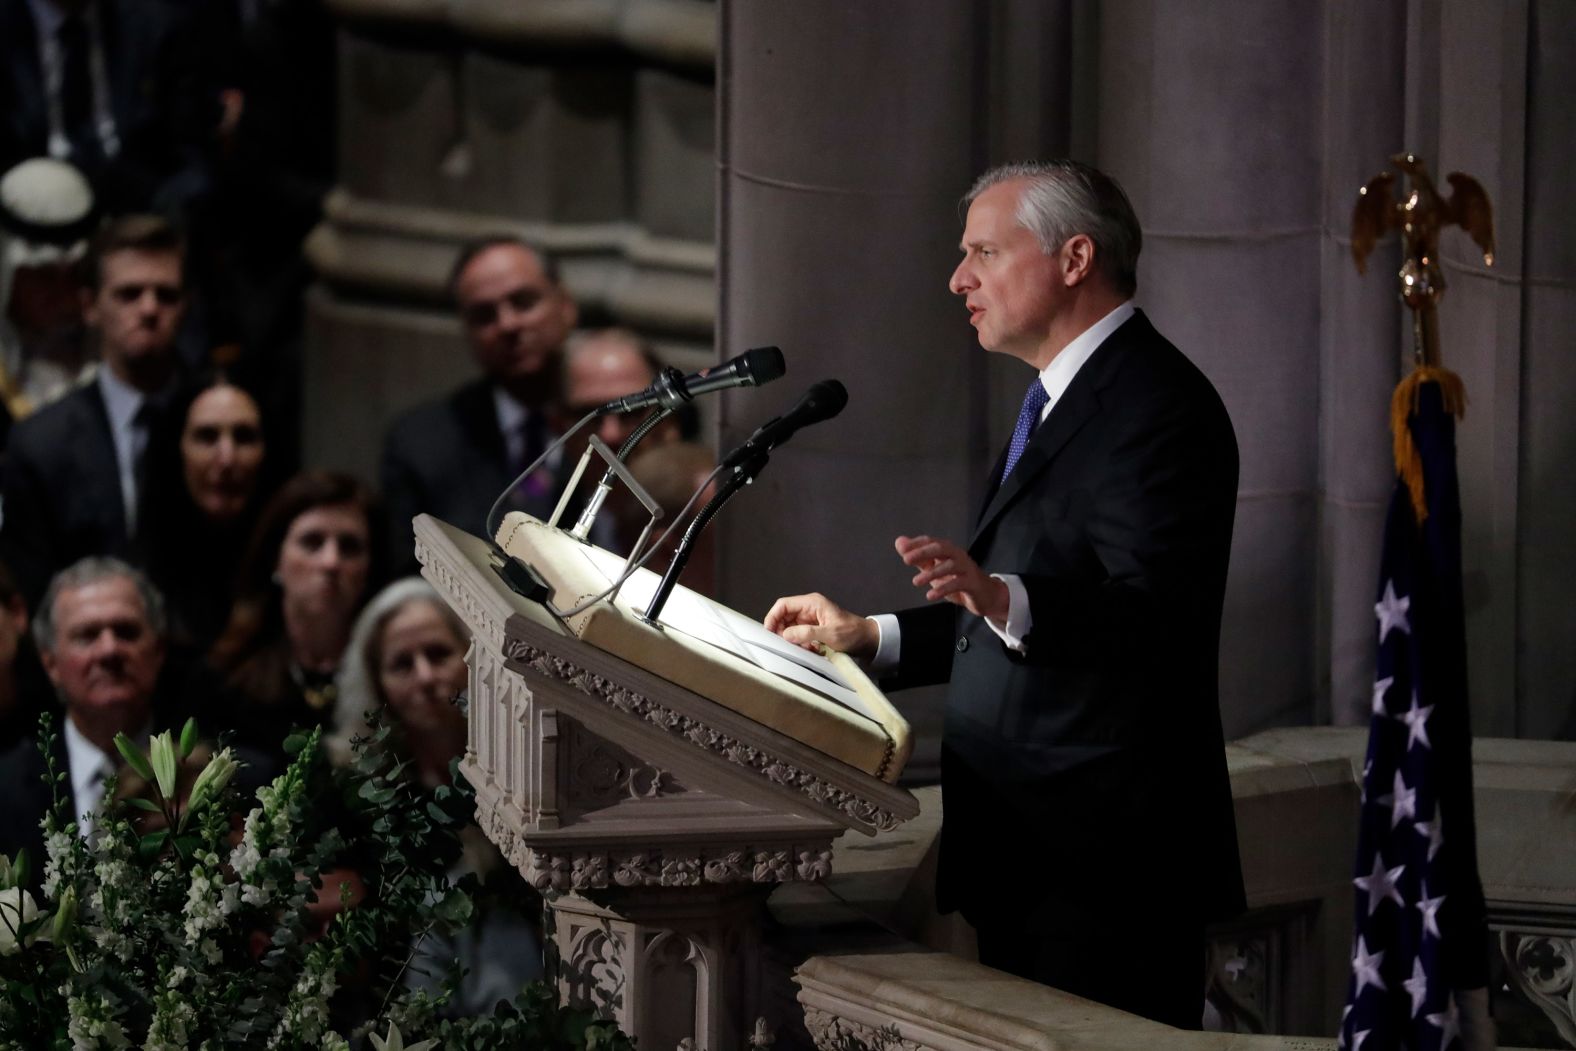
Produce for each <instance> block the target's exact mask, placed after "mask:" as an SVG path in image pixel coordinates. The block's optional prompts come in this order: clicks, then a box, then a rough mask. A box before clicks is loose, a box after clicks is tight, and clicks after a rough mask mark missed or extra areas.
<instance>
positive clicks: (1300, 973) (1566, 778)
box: [773, 728, 1576, 1051]
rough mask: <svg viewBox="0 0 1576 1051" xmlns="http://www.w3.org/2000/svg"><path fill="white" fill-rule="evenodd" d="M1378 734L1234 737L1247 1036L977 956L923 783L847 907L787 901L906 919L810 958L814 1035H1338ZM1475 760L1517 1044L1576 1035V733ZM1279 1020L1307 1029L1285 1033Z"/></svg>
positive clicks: (809, 911) (914, 1038)
mask: <svg viewBox="0 0 1576 1051" xmlns="http://www.w3.org/2000/svg"><path fill="white" fill-rule="evenodd" d="M1365 742H1366V737H1365V734H1364V733H1363V732H1362V731H1360V730H1347V729H1334V728H1308V729H1293V730H1277V731H1272V732H1269V733H1264V734H1259V735H1257V736H1255V737H1252V738H1248V739H1246V740H1243V741H1239V742H1236V743H1235V744H1233V745H1231V746H1229V748H1228V757H1229V762H1230V767H1231V776H1232V788H1233V794H1234V796H1235V798H1236V805H1237V806H1236V809H1237V823H1238V831H1239V835H1240V839H1241V846H1242V861H1243V875H1244V879H1245V882H1246V884H1247V890H1248V901H1249V911H1248V913H1247V914H1246V915H1245V916H1243V917H1242V918H1241V919H1239V920H1238V921H1236V922H1234V923H1233V924H1231V925H1230V926H1228V927H1221V928H1218V929H1216V930H1214V931H1212V932H1211V935H1212V954H1211V959H1212V964H1213V968H1214V973H1213V976H1212V979H1211V985H1210V989H1209V1001H1208V1003H1209V1006H1208V1008H1207V1012H1206V1014H1207V1017H1208V1019H1209V1022H1210V1024H1211V1025H1213V1026H1214V1027H1217V1028H1218V1029H1224V1030H1234V1031H1233V1032H1206V1033H1198V1034H1184V1033H1179V1032H1177V1031H1175V1030H1170V1029H1166V1028H1165V1027H1157V1026H1155V1025H1153V1024H1152V1023H1148V1022H1145V1021H1143V1020H1141V1019H1136V1018H1133V1017H1132V1016H1129V1015H1125V1014H1123V1013H1122V1012H1119V1011H1113V1010H1111V1009H1109V1008H1105V1007H1101V1006H1099V1005H1097V1004H1091V1003H1088V1002H1087V1001H1083V1000H1079V999H1077V998H1076V997H1071V996H1068V995H1067V994H1063V993H1060V992H1057V991H1056V990H1052V989H1047V988H1044V987H1042V986H1037V985H1034V984H1033V983H1029V982H1023V981H1020V980H1018V979H1014V978H1010V977H1008V976H1006V975H1003V974H1000V973H999V972H996V971H992V970H990V969H988V968H985V967H982V966H980V965H979V964H977V963H974V962H972V961H971V959H970V958H969V957H970V955H971V951H972V948H971V939H970V935H969V932H968V929H967V927H966V926H964V925H963V924H961V923H960V922H958V921H956V919H955V918H942V917H938V916H936V915H935V912H934V908H933V903H932V902H931V900H930V897H929V895H930V885H931V879H932V876H931V874H930V873H929V872H928V871H927V870H928V867H929V864H928V862H929V857H928V850H929V847H930V843H929V837H931V836H933V834H934V830H935V828H936V827H937V825H938V824H939V804H940V797H939V793H938V792H936V790H934V789H932V790H926V791H922V792H919V793H916V795H917V796H918V797H919V798H920V800H921V804H922V806H923V807H924V813H922V814H921V816H920V817H919V818H918V819H916V820H914V821H912V822H910V823H909V825H908V826H905V828H904V830H903V831H902V834H901V835H900V836H896V837H892V838H891V839H890V840H889V839H886V838H885V837H878V838H877V840H876V841H875V842H874V843H871V842H863V843H856V842H852V841H850V840H849V838H848V837H845V838H844V839H843V840H842V841H840V842H839V843H838V846H837V852H836V853H835V855H834V862H833V873H834V875H833V877H832V879H831V880H830V881H829V883H828V886H827V887H826V888H825V892H826V893H827V894H828V895H829V897H830V900H829V901H828V900H823V901H821V902H819V904H817V902H816V901H815V900H814V899H813V895H814V893H815V891H814V889H811V888H805V889H801V890H799V891H797V892H796V894H797V895H798V897H796V898H792V899H790V898H788V897H786V896H785V897H784V898H782V899H781V900H779V899H774V902H773V904H774V909H776V911H778V912H779V918H780V919H782V920H783V921H784V922H785V925H786V926H789V927H791V926H792V925H793V923H794V917H795V916H796V915H797V916H802V917H804V918H805V921H806V923H811V922H813V923H819V924H821V925H822V926H826V925H827V918H828V914H827V913H826V912H825V911H822V912H820V913H817V911H816V910H817V908H821V909H822V910H825V909H827V908H831V907H833V906H834V905H835V906H836V907H840V908H842V909H845V910H850V911H858V912H860V913H862V914H864V915H867V916H870V917H873V918H874V919H875V920H876V921H878V922H879V923H881V924H883V925H885V926H886V927H887V928H888V929H889V930H890V931H891V932H892V935H891V939H892V940H891V943H890V944H887V945H876V946H873V947H871V948H867V949H860V948H858V947H855V948H854V951H852V952H849V953H848V954H846V955H836V956H828V955H824V954H823V955H812V956H811V957H810V958H809V959H808V960H806V961H805V962H804V963H803V964H802V965H801V966H800V967H799V969H798V971H797V973H796V976H795V980H796V981H797V982H798V984H799V993H798V998H799V1001H800V1003H801V1004H802V1005H803V1007H804V1009H805V1030H806V1031H805V1032H804V1033H803V1034H801V1038H803V1039H808V1040H812V1041H813V1042H814V1043H815V1045H816V1046H817V1047H818V1048H819V1049H820V1051H834V1049H840V1051H849V1049H852V1048H863V1047H868V1048H872V1049H876V1051H882V1049H885V1048H887V1047H891V1048H893V1049H894V1051H897V1049H901V1051H918V1049H920V1048H935V1049H937V1051H961V1049H963V1048H1020V1047H1021V1048H1034V1049H1049V1048H1067V1049H1073V1048H1096V1047H1099V1048H1115V1047H1162V1046H1163V1047H1166V1048H1173V1047H1176V1048H1184V1047H1185V1048H1194V1047H1196V1048H1199V1049H1201V1051H1202V1049H1205V1048H1221V1049H1224V1048H1227V1047H1230V1048H1233V1049H1236V1048H1254V1049H1257V1048H1265V1049H1269V1048H1286V1049H1290V1048H1324V1047H1333V1046H1334V1041H1333V1039H1332V1038H1328V1037H1326V1036H1325V1035H1324V1034H1331V1033H1333V1031H1334V1028H1335V1022H1336V1019H1338V1018H1339V1017H1340V1011H1341V1006H1342V1002H1343V999H1344V996H1345V992H1346V981H1347V976H1348V973H1349V963H1348V959H1347V955H1348V947H1349V945H1350V942H1351V931H1352V905H1353V900H1354V898H1353V892H1352V889H1351V887H1352V885H1351V879H1352V865H1353V858H1354V849H1355V832H1354V825H1355V818H1356V814H1357V806H1358V799H1357V796H1358V782H1357V776H1358V772H1359V770H1360V767H1361V762H1362V754H1363V750H1364V746H1365ZM1474 760H1475V766H1474V777H1475V784H1476V805H1477V820H1478V852H1479V864H1480V867H1481V870H1482V875H1483V884H1484V891H1485V895H1486V897H1487V899H1488V904H1489V922H1490V926H1491V928H1492V930H1493V933H1494V935H1495V937H1496V939H1497V943H1498V945H1499V947H1500V955H1499V957H1498V958H1497V959H1496V961H1495V963H1494V969H1493V976H1492V982H1491V988H1492V989H1493V990H1494V991H1495V999H1494V1003H1493V1010H1494V1014H1495V1017H1496V1020H1497V1022H1498V1025H1499V1028H1500V1039H1501V1042H1502V1046H1506V1045H1514V1044H1520V1043H1526V1044H1530V1045H1534V1046H1545V1047H1552V1046H1560V1045H1561V1041H1563V1042H1565V1043H1568V1044H1570V1045H1572V1046H1576V1021H1573V1018H1572V1007H1573V1003H1576V997H1573V993H1572V988H1573V979H1576V744H1567V743H1561V742H1547V741H1514V740H1501V739H1489V740H1479V741H1478V742H1477V743H1476V745H1475V754H1474ZM899 939H901V941H899ZM846 948H847V947H846V946H838V947H837V951H840V952H842V951H846ZM937 949H941V950H944V951H942V952H936V951H933V950H937ZM811 951H812V952H814V951H815V950H814V949H813V948H812V950H811ZM1507 987H1509V989H1511V990H1513V991H1506V989H1507ZM1276 1033H1290V1034H1305V1035H1297V1036H1275V1035H1268V1034H1276ZM1252 1034H1259V1035H1252Z"/></svg>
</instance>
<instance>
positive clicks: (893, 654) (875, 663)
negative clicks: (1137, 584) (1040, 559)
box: [870, 300, 1137, 671]
mask: <svg viewBox="0 0 1576 1051" xmlns="http://www.w3.org/2000/svg"><path fill="white" fill-rule="evenodd" d="M1135 313H1137V308H1136V307H1134V306H1133V301H1132V300H1128V301H1126V302H1124V303H1123V304H1122V305H1121V306H1119V307H1117V308H1116V309H1115V310H1113V311H1111V312H1110V313H1109V314H1107V315H1106V316H1105V317H1103V318H1101V319H1100V320H1099V321H1096V322H1095V323H1094V324H1093V325H1090V326H1089V327H1088V328H1086V329H1084V330H1083V331H1082V332H1080V333H1079V334H1078V335H1077V336H1076V337H1074V339H1073V341H1072V342H1071V343H1068V344H1067V346H1065V347H1063V348H1062V349H1061V352H1060V353H1059V354H1057V355H1056V357H1054V358H1052V359H1051V363H1050V364H1049V365H1047V366H1045V368H1044V369H1043V370H1042V371H1041V372H1040V385H1041V386H1043V387H1044V388H1045V393H1046V395H1047V400H1046V402H1045V408H1043V409H1041V410H1040V423H1041V424H1043V423H1045V420H1046V418H1047V417H1049V416H1050V415H1051V410H1052V409H1054V408H1056V403H1057V402H1058V401H1060V400H1061V397H1062V395H1063V394H1065V393H1067V387H1068V385H1069V384H1071V383H1072V381H1073V377H1074V376H1076V375H1078V370H1079V369H1081V368H1083V366H1084V363H1085V362H1086V361H1088V360H1089V359H1090V357H1092V356H1093V355H1094V352H1095V351H1096V350H1098V349H1100V344H1102V343H1104V342H1105V341H1106V340H1107V339H1109V338H1110V337H1111V334H1112V333H1113V332H1115V331H1116V330H1117V329H1119V328H1121V327H1122V326H1123V325H1124V324H1126V323H1127V320H1128V319H1129V318H1131V317H1132V316H1133V315H1134V314H1135ZM1031 440H1032V439H1031ZM991 576H993V577H995V578H996V579H997V580H999V581H1001V582H1002V583H1004V584H1006V585H1007V619H1006V621H1005V622H1003V623H1000V624H998V623H996V621H994V620H991V619H989V618H987V619H986V621H985V623H986V625H987V626H988V627H989V628H990V630H991V631H993V632H995V633H996V635H997V636H998V637H999V638H1000V639H1001V641H1002V642H1003V643H1004V644H1005V645H1006V646H1007V648H1008V649H1012V650H1016V651H1017V652H1019V653H1022V652H1023V650H1024V640H1025V639H1027V638H1028V637H1029V631H1030V629H1032V628H1033V627H1034V620H1033V616H1032V613H1031V611H1030V609H1029V593H1028V591H1027V590H1026V589H1025V588H1024V586H1023V581H1022V580H1021V579H1020V578H1019V577H1018V575H1017V574H1016V573H992V574H991ZM870 619H871V620H873V621H875V625H876V629H877V631H878V632H879V634H880V643H879V645H878V646H877V647H876V655H875V657H874V658H873V659H872V660H871V661H870V670H872V671H888V670H890V669H892V668H895V667H897V663H898V655H899V646H900V644H901V639H900V632H899V630H898V620H897V617H896V616H895V615H893V614H891V613H878V614H876V615H875V616H873V617H871V618H870Z"/></svg>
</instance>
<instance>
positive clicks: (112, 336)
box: [0, 215, 186, 604]
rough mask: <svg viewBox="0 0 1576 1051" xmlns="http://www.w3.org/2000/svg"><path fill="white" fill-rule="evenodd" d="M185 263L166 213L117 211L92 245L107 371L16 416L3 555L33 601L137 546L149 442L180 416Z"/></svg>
mask: <svg viewBox="0 0 1576 1051" xmlns="http://www.w3.org/2000/svg"><path fill="white" fill-rule="evenodd" d="M184 266H185V242H184V240H183V239H182V237H181V235H180V234H179V232H177V231H176V230H175V228H174V227H173V226H171V225H170V224H169V223H168V222H167V221H165V220H164V219H162V218H159V217H158V216H152V215H130V216H125V217H122V218H120V219H116V220H114V221H112V222H110V223H109V224H107V225H106V226H105V227H104V228H103V229H102V230H100V231H99V233H98V234H97V235H95V237H94V239H93V241H92V243H91V245H90V246H89V250H88V259H87V261H86V267H85V273H86V277H87V285H88V287H87V290H86V291H85V292H84V294H83V295H84V303H83V319H84V321H85V322H86V324H87V327H88V330H89V334H90V338H92V339H94V340H96V342H97V344H98V348H99V356H100V364H99V368H98V374H97V376H96V377H95V380H94V382H92V383H89V384H84V385H83V386H80V387H78V388H77V389H76V390H74V391H72V392H71V393H70V394H67V395H65V396H64V397H62V398H60V399H59V400H58V401H56V402H55V403H54V404H52V405H50V406H48V407H47V408H45V409H43V410H41V411H39V412H37V413H35V414H33V415H32V416H29V417H28V418H27V419H25V420H23V421H22V422H20V423H19V424H17V425H16V427H15V428H14V429H13V431H12V432H11V441H10V445H9V447H8V449H7V451H6V463H5V479H4V485H3V493H4V501H3V504H0V556H3V558H4V560H5V562H6V563H7V564H8V565H9V566H10V567H11V570H12V572H13V573H15V574H16V576H17V581H18V583H19V584H20V585H21V587H22V592H23V594H24V595H25V596H26V597H27V600H28V602H29V603H30V604H32V603H36V602H37V601H38V598H39V596H40V595H41V594H42V593H43V590H44V586H45V585H46V584H47V583H48V582H49V578H50V577H51V576H53V575H54V574H55V573H56V572H58V571H59V570H61V569H64V568H65V567H66V566H68V565H70V564H71V563H73V562H75V561H76V560H77V559H79V558H82V557H84V556H87V555H115V556H118V557H128V556H129V554H130V552H131V550H132V547H133V540H134V538H135V537H136V536H137V531H138V527H139V521H138V518H139V514H138V512H139V508H138V499H139V491H140V486H139V480H140V476H141V472H142V460H143V454H144V453H145V452H146V450H147V448H148V446H149V445H150V444H151V442H152V439H153V437H154V435H155V434H156V433H157V432H160V431H161V429H162V428H163V427H166V426H170V425H171V421H169V420H168V419H166V416H167V412H166V410H167V408H168V406H169V404H170V402H171V401H172V400H173V396H174V391H175V385H176V382H177V371H178V366H179V361H178V358H177V355H176V349H175V337H176V334H177V333H178V331H179V330H180V324H181V318H182V317H183V316H184V314H185V310H186V282H185V277H184Z"/></svg>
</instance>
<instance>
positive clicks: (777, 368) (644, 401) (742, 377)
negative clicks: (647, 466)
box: [569, 347, 787, 540]
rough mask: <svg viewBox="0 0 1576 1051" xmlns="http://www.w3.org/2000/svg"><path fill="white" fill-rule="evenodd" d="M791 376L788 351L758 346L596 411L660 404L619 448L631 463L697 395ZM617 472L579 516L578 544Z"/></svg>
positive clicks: (606, 477) (663, 377)
mask: <svg viewBox="0 0 1576 1051" xmlns="http://www.w3.org/2000/svg"><path fill="white" fill-rule="evenodd" d="M785 371H787V365H786V364H785V363H784V361H783V352H782V351H781V350H779V349H778V348H776V347H755V348H754V349H751V350H747V351H745V352H744V353H743V354H740V355H739V356H737V357H735V358H733V359H731V360H729V361H726V362H723V363H722V364H721V365H717V366H714V367H712V368H710V369H706V370H704V375H703V374H702V373H699V372H697V373H695V374H694V375H692V376H686V375H684V374H683V373H682V372H680V371H679V370H678V369H676V368H673V367H672V366H671V365H670V366H668V367H667V368H664V369H662V370H661V371H660V372H658V373H657V378H656V380H654V381H653V382H652V384H651V385H650V386H649V387H647V388H646V389H645V390H643V391H640V392H638V393H636V394H630V395H627V396H626V397H623V398H616V399H614V400H613V401H610V402H608V403H607V404H606V405H604V406H602V407H601V408H600V409H597V410H596V414H597V415H599V416H602V415H606V414H608V413H613V412H634V411H635V410H636V409H643V408H647V407H649V406H653V405H655V406H656V407H657V408H656V410H655V411H654V412H652V413H651V415H649V416H647V417H646V418H645V419H644V420H642V421H641V422H640V426H639V427H637V428H635V431H634V433H633V434H631V435H630V436H629V437H628V438H627V439H625V441H624V444H623V445H621V446H619V448H618V462H619V463H627V462H629V457H630V454H631V453H633V452H634V451H635V446H637V445H639V444H640V442H641V439H643V438H645V437H646V435H647V434H650V433H651V431H652V429H653V428H655V427H656V426H657V424H659V423H661V422H662V421H663V420H665V419H667V418H668V417H669V416H671V415H672V414H673V412H674V411H675V410H677V409H678V408H680V407H681V406H684V405H688V404H689V403H690V402H692V401H694V400H695V396H696V395H697V394H709V393H710V392H712V391H714V390H727V389H728V388H730V387H758V386H760V385H761V384H763V383H770V382H771V381H772V380H775V379H777V378H778V377H780V376H782V374H783V373H784V372H785ZM614 478H615V473H614V471H613V468H612V467H611V466H609V467H608V469H607V470H606V471H604V472H603V473H602V480H601V481H600V482H598V483H597V487H596V488H595V489H593V490H592V491H591V496H590V497H589V498H588V499H587V500H586V505H585V508H584V509H583V510H582V511H581V512H580V517H579V518H577V519H576V520H575V524H574V528H572V529H571V530H570V531H569V533H570V535H571V536H573V537H574V538H575V539H576V540H585V539H586V538H587V537H589V536H590V535H591V526H592V525H593V524H594V523H595V521H596V516H597V515H598V514H599V513H600V512H601V510H602V505H603V503H605V502H606V501H607V498H608V495H609V494H610V493H611V492H612V491H613V480H614Z"/></svg>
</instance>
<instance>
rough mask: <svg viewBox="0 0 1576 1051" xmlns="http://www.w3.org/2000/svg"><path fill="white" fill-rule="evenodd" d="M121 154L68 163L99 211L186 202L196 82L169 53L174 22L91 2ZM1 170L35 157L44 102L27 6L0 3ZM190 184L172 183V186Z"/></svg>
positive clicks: (194, 159) (194, 174) (158, 12)
mask: <svg viewBox="0 0 1576 1051" xmlns="http://www.w3.org/2000/svg"><path fill="white" fill-rule="evenodd" d="M95 6H96V7H97V9H98V13H99V24H100V26H101V29H102V32H103V45H104V62H105V66H106V70H105V72H106V76H107V79H108V82H109V84H108V86H109V94H110V108H111V110H112V111H113V112H114V115H115V125H116V131H117V133H118V136H119V139H120V152H119V153H118V154H117V155H116V156H115V157H113V158H107V159H106V158H94V157H78V156H73V157H71V158H69V159H70V160H71V161H72V163H74V164H76V165H77V166H78V167H80V168H82V169H83V172H84V174H85V175H87V177H88V180H89V181H90V182H91V183H92V184H93V189H94V192H95V194H96V195H97V196H98V204H99V207H100V208H101V209H102V210H104V211H105V212H106V213H108V214H114V213H116V212H120V211H129V210H145V209H147V208H150V207H154V206H160V207H168V206H170V205H172V204H174V203H175V202H176V200H178V199H180V198H182V197H184V196H186V195H188V194H189V193H190V192H192V189H193V188H194V181H195V180H197V179H199V178H200V177H201V176H200V172H201V160H200V156H199V151H200V148H201V139H200V136H201V135H202V133H203V129H202V128H200V127H199V123H200V121H201V119H202V118H201V116H200V115H199V113H198V111H197V109H196V105H195V104H196V101H197V100H196V99H195V98H194V95H195V91H194V88H195V84H194V82H193V80H192V78H191V76H190V73H189V63H188V62H185V61H183V60H182V57H181V56H180V55H179V53H178V49H177V48H176V47H174V44H175V40H176V31H177V23H176V21H175V19H174V17H173V15H172V13H171V11H170V10H169V9H168V7H167V6H166V5H165V4H164V3H162V2H159V0H95ZM0 59H3V63H0V171H4V170H6V169H8V168H10V167H11V166H12V165H13V164H16V163H18V162H19V161H23V160H26V159H27V158H29V157H40V156H44V155H45V154H46V153H47V151H48V143H49V116H48V113H49V111H48V100H47V97H46V95H45V92H44V76H43V69H42V65H41V63H40V61H39V55H38V36H37V29H36V25H35V23H34V20H33V15H32V12H31V11H30V10H29V8H28V4H27V0H0ZM187 183H190V184H193V185H178V184H187Z"/></svg>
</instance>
